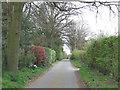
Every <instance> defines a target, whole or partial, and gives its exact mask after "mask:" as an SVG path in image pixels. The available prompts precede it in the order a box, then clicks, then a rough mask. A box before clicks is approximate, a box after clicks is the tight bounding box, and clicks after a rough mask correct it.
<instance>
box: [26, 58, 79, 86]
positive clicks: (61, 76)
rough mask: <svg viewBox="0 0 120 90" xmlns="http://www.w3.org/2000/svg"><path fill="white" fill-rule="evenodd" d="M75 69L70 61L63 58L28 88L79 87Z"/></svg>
mask: <svg viewBox="0 0 120 90" xmlns="http://www.w3.org/2000/svg"><path fill="white" fill-rule="evenodd" d="M75 70H76V69H74V67H73V66H72V64H71V62H70V61H69V60H67V59H64V60H62V61H60V62H58V63H57V64H55V65H54V66H53V68H52V69H51V70H50V71H49V72H47V73H46V74H45V75H43V76H42V77H41V78H39V79H37V80H36V81H35V82H33V83H32V84H31V85H30V86H28V88H79V84H78V82H77V77H76V75H75Z"/></svg>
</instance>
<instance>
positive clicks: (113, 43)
mask: <svg viewBox="0 0 120 90" xmlns="http://www.w3.org/2000/svg"><path fill="white" fill-rule="evenodd" d="M87 62H88V65H89V67H91V68H95V69H97V70H99V71H100V72H102V73H104V74H110V75H111V76H112V77H113V78H115V79H117V78H118V37H117V36H110V37H104V38H99V39H97V40H94V41H92V43H91V44H90V45H89V46H88V48H87Z"/></svg>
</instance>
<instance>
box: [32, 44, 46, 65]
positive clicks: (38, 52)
mask: <svg viewBox="0 0 120 90" xmlns="http://www.w3.org/2000/svg"><path fill="white" fill-rule="evenodd" d="M31 51H32V52H34V54H35V57H36V60H35V63H36V64H37V65H39V66H40V65H41V64H44V63H45V62H44V61H45V60H44V59H46V57H45V50H44V48H43V47H41V46H35V47H33V48H32V50H31Z"/></svg>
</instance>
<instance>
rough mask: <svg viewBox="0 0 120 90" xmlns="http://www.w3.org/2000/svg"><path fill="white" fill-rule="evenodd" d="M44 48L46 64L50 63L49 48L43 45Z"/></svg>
mask: <svg viewBox="0 0 120 90" xmlns="http://www.w3.org/2000/svg"><path fill="white" fill-rule="evenodd" d="M44 49H45V56H46V60H45V61H46V65H48V64H50V50H49V48H47V47H44Z"/></svg>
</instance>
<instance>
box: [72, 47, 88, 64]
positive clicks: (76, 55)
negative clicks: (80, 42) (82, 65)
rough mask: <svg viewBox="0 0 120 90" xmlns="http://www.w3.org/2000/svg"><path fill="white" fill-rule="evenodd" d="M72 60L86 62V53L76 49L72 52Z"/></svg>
mask: <svg viewBox="0 0 120 90" xmlns="http://www.w3.org/2000/svg"><path fill="white" fill-rule="evenodd" d="M70 59H72V60H73V59H76V60H81V61H83V62H85V59H86V51H84V50H77V49H74V50H73V51H72V55H71V57H70Z"/></svg>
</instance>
